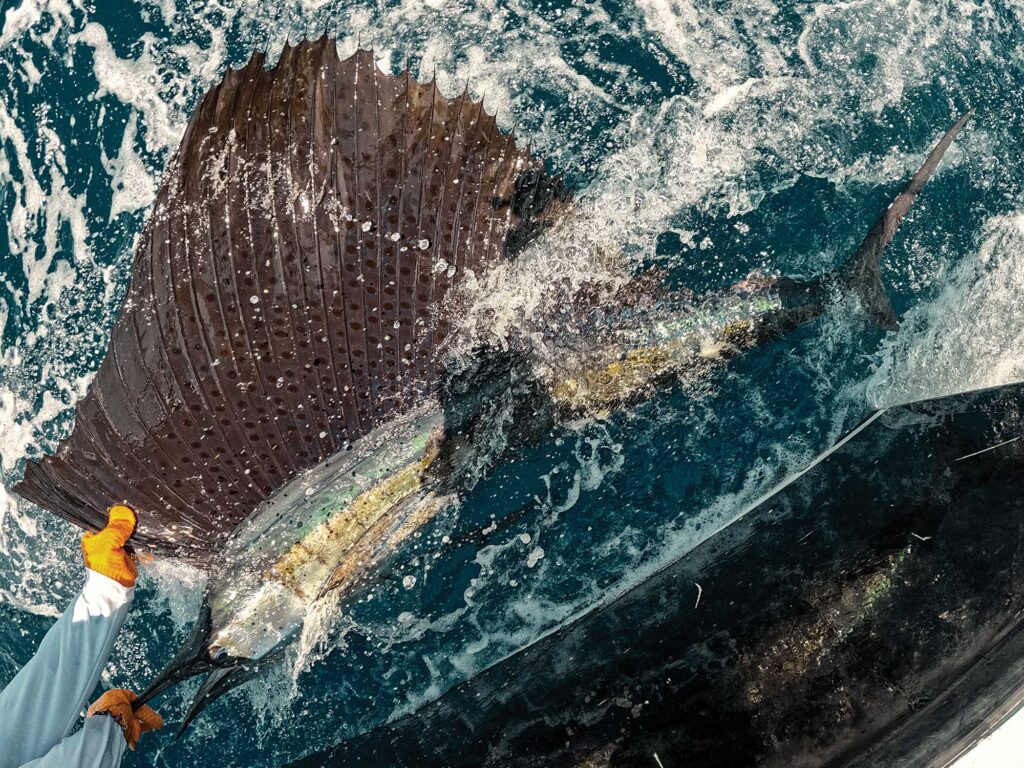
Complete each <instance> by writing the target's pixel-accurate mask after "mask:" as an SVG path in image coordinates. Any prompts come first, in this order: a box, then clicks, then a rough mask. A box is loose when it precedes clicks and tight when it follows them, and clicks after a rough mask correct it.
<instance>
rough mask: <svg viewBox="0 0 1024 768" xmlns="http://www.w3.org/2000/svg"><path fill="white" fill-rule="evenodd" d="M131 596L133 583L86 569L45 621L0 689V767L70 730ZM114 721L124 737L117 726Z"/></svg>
mask: <svg viewBox="0 0 1024 768" xmlns="http://www.w3.org/2000/svg"><path fill="white" fill-rule="evenodd" d="M134 596H135V590H134V589H128V588H125V587H123V586H121V585H120V584H118V583H117V582H116V581H114V580H113V579H109V578H107V577H106V576H103V575H102V574H99V573H96V572H95V571H90V570H87V571H86V578H85V586H84V587H83V588H82V591H81V592H80V593H79V595H78V597H77V598H76V599H75V601H74V602H73V603H72V604H71V606H69V607H68V609H67V610H66V611H65V612H64V615H63V616H61V617H60V619H58V620H57V623H56V624H54V625H53V626H52V627H50V631H49V632H47V633H46V637H44V638H43V642H42V643H41V644H40V645H39V650H38V651H36V655H35V656H33V657H32V659H31V660H29V662H28V664H26V665H25V666H24V667H23V668H22V669H21V671H19V672H18V674H17V675H16V676H15V678H14V679H13V680H12V681H11V683H10V685H8V686H7V687H6V688H5V689H4V690H3V691H2V692H0V768H18V767H19V766H22V765H24V764H25V763H28V762H29V761H32V760H36V759H37V758H40V757H43V755H46V754H47V753H48V752H49V751H50V750H52V749H53V748H54V747H55V746H56V745H57V744H59V743H60V742H61V741H62V740H63V739H64V738H65V737H66V736H67V735H68V733H70V731H71V729H72V728H73V727H74V726H75V724H76V723H77V722H78V718H79V716H80V715H81V713H82V711H83V710H84V709H85V706H86V704H87V703H88V701H89V697H90V696H92V694H93V692H94V691H95V690H96V685H97V684H98V683H99V679H100V673H101V672H102V671H103V667H104V666H105V665H106V663H107V657H108V656H110V649H111V648H113V646H114V640H115V639H116V638H117V633H118V630H120V629H121V625H122V624H123V623H124V619H125V616H127V614H128V606H129V605H130V604H131V601H132V599H133V598H134ZM88 720H89V721H92V720H110V718H109V717H102V718H89V719H88ZM113 724H114V725H115V726H116V727H117V733H118V737H119V738H120V739H121V741H122V742H123V741H124V737H123V735H121V728H120V726H117V724H116V723H113ZM86 725H87V726H90V723H89V722H88V721H87V723H86ZM94 728H95V725H92V726H90V731H92V730H93V729H94ZM118 760H120V757H118ZM43 765H48V763H43ZM64 765H65V766H67V765H75V763H64ZM83 765H89V766H92V765H93V763H83ZM96 765H101V763H96ZM102 765H106V764H105V763H102Z"/></svg>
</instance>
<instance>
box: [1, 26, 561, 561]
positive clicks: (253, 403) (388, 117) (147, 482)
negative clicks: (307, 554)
mask: <svg viewBox="0 0 1024 768" xmlns="http://www.w3.org/2000/svg"><path fill="white" fill-rule="evenodd" d="M552 188H557V184H552V181H551V179H550V178H549V177H547V176H546V174H545V172H544V166H543V163H542V162H541V161H540V160H539V159H536V158H533V157H531V155H530V153H529V151H528V150H526V149H523V148H520V147H518V146H517V145H516V141H515V139H514V137H513V136H510V135H507V134H505V133H503V132H502V131H500V130H499V129H498V126H497V124H496V121H495V118H494V117H493V116H491V115H488V114H487V113H486V112H485V111H484V108H483V104H482V103H481V102H474V101H473V100H471V99H470V97H469V96H468V93H463V94H462V95H460V96H458V97H456V98H453V99H448V98H445V97H444V96H443V95H442V94H441V93H439V91H438V89H437V88H436V86H435V84H434V83H433V82H430V83H425V84H424V83H419V82H417V81H416V79H415V78H413V77H412V76H411V75H410V73H409V71H408V70H406V71H405V72H403V73H401V74H399V75H398V76H392V75H389V74H386V73H383V72H381V71H380V70H379V69H378V68H377V67H376V65H375V63H374V59H373V55H372V53H371V52H369V51H359V52H357V53H356V54H355V55H353V56H351V57H350V58H347V59H344V60H341V59H340V58H339V57H338V55H337V49H336V45H335V42H334V41H333V40H329V39H327V38H322V39H320V40H317V41H315V42H310V41H303V42H302V43H300V44H298V45H296V46H286V47H285V49H284V51H283V53H282V54H281V57H280V60H279V61H278V62H277V64H276V66H274V67H273V68H272V69H266V68H265V66H264V55H263V54H262V53H260V52H257V53H255V54H254V55H253V56H252V58H251V59H250V61H249V62H248V64H246V65H245V66H244V67H243V68H241V69H238V70H229V71H228V72H227V74H226V75H225V77H224V79H223V80H222V81H221V82H220V83H219V84H218V85H216V86H215V87H214V88H212V89H211V90H210V91H209V92H208V93H207V94H206V95H205V97H204V98H203V99H202V101H201V103H200V104H199V106H198V108H197V109H196V111H195V114H194V115H193V116H192V119H191V121H190V123H189V125H188V127H187V129H186V131H185V134H184V137H183V139H182V142H181V146H180V148H179V149H178V151H177V153H176V154H175V156H174V157H173V158H172V160H171V162H170V165H169V166H168V168H167V170H166V173H165V176H164V179H163V183H162V186H161V189H160V193H159V195H158V199H157V202H156V205H155V209H154V211H153V213H152V216H151V217H150V219H149V221H148V223H147V225H146V227H145V230H144V233H143V236H142V238H141V240H140V242H139V245H138V248H137V250H136V253H135V258H134V263H133V270H132V279H131V288H130V290H129V294H128V298H127V301H126V302H125V305H124V308H123V309H122V311H121V313H120V315H119V317H118V319H117V322H116V324H115V326H114V329H113V332H112V337H111V341H110V346H109V348H108V351H107V354H106V357H105V358H104V360H103V363H102V365H101V366H100V369H99V371H98V373H97V375H96V378H95V380H94V381H93V383H92V385H91V387H90V388H89V391H88V393H87V394H86V396H85V398H84V399H83V400H82V401H81V402H80V403H79V404H78V407H77V411H76V419H75V427H74V430H73V432H72V433H71V435H70V436H69V437H68V438H67V439H65V440H64V441H62V442H61V443H60V445H59V447H58V449H57V451H56V453H55V454H54V455H52V456H48V457H46V458H44V459H42V460H41V461H31V462H29V463H28V465H27V467H26V470H25V476H24V479H23V481H22V482H21V484H20V485H18V486H17V489H16V490H17V492H18V493H19V494H20V495H22V496H23V497H25V498H27V499H29V500H31V501H33V502H35V503H37V504H39V505H40V506H42V507H45V508H47V509H49V510H51V511H53V512H55V513H57V514H59V515H61V516H63V517H65V518H67V519H68V520H71V521H72V522H74V523H77V524H78V525H82V526H98V525H100V524H101V523H102V519H103V517H102V516H103V512H104V510H105V509H106V507H107V506H108V505H110V504H112V503H116V502H127V503H128V504H131V505H132V506H134V507H135V508H136V509H138V510H139V513H140V514H139V520H140V524H139V530H138V532H137V540H139V541H140V543H141V544H143V545H144V546H148V547H149V548H151V549H154V550H157V551H161V552H166V553H175V554H180V555H186V556H191V557H194V558H199V559H202V558H203V557H204V556H205V555H206V554H208V553H209V552H211V551H214V550H215V549H216V548H217V547H218V546H219V544H220V541H221V539H222V538H223V537H225V536H227V535H228V534H229V533H230V532H231V531H232V530H233V529H234V528H235V527H236V526H237V525H238V524H239V523H240V522H241V521H242V520H243V519H244V518H245V517H246V516H247V515H248V514H249V512H251V511H252V510H253V509H254V508H255V507H256V506H257V505H258V504H259V503H260V502H261V501H262V500H264V499H266V498H267V497H268V496H269V495H270V494H271V493H272V492H273V491H274V490H275V489H276V488H279V487H280V486H281V485H283V484H284V483H286V482H287V481H288V480H289V479H290V478H293V477H295V476H296V474H297V473H299V472H301V471H303V470H304V469H307V468H309V467H311V466H313V465H315V464H317V463H318V462H320V461H321V460H323V459H324V458H325V457H327V456H329V455H331V454H333V453H335V452H337V451H340V450H344V448H345V446H346V444H347V443H350V442H351V441H354V440H356V439H358V438H359V437H360V436H361V435H364V434H366V433H367V432H368V431H370V430H371V429H373V428H374V427H376V426H379V425H380V424H381V423H383V422H384V421H385V420H387V419H388V418H389V417H391V416H393V415H394V414H395V413H396V412H401V411H403V410H407V409H408V408H410V407H412V406H413V405H415V404H416V402H417V401H418V400H420V399H421V398H423V397H424V396H426V395H428V394H430V393H431V392H432V391H433V390H434V388H435V387H436V385H437V382H438V380H439V379H440V376H441V371H440V364H439V360H438V346H439V344H440V343H441V342H443V340H444V339H445V337H446V335H447V334H448V332H449V330H450V319H449V318H448V316H447V315H446V313H445V311H444V307H445V299H446V296H447V295H448V294H449V292H450V291H451V290H452V289H453V288H455V287H457V286H458V285H459V284H460V282H462V281H463V279H464V278H465V276H466V275H469V274H472V273H475V274H477V275H479V274H481V273H483V272H484V271H486V270H487V269H488V268H490V267H492V266H493V265H494V264H496V263H498V262H500V261H501V260H503V259H505V258H508V256H509V250H510V246H511V245H512V244H520V243H522V242H523V241H524V238H525V236H526V235H528V234H529V233H530V232H531V231H532V230H533V229H535V228H536V227H537V226H541V225H542V224H543V219H544V217H545V216H546V215H547V214H546V213H545V211H544V207H545V202H546V201H545V199H544V198H545V195H544V192H545V191H550V190H551V189H552Z"/></svg>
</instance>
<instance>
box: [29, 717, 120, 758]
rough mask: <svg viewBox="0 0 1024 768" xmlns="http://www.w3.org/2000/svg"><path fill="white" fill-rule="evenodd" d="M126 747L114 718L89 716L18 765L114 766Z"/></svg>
mask: <svg viewBox="0 0 1024 768" xmlns="http://www.w3.org/2000/svg"><path fill="white" fill-rule="evenodd" d="M126 746H127V744H126V743H125V740H124V733H123V732H122V730H121V726H120V725H119V724H118V722H117V721H116V720H115V719H114V718H112V717H105V716H103V715H93V716H92V717H87V718H86V719H85V725H83V726H82V729H81V730H80V731H77V732H76V733H74V734H73V735H71V736H68V737H67V738H66V739H64V740H63V741H62V742H60V744H58V745H57V746H55V747H54V748H53V749H51V750H50V751H49V752H47V753H46V754H45V755H43V756H42V757H40V758H39V759H37V760H32V761H31V762H28V763H25V764H24V765H23V766H21V768H70V766H74V768H118V766H120V765H121V758H122V757H123V756H124V750H125V747H126Z"/></svg>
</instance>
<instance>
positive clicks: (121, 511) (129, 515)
mask: <svg viewBox="0 0 1024 768" xmlns="http://www.w3.org/2000/svg"><path fill="white" fill-rule="evenodd" d="M107 514H108V518H107V527H106V528H104V529H103V530H102V531H100V532H99V533H87V534H85V535H84V536H83V537H82V554H83V556H84V557H85V567H86V568H88V569H89V570H91V571H96V573H102V574H103V575H104V576H108V577H110V578H111V579H113V580H114V581H116V582H117V583H118V584H120V585H122V586H125V587H134V586H135V579H136V578H137V577H138V575H139V568H138V566H137V565H136V564H135V559H134V558H133V557H132V556H131V555H129V554H128V553H127V552H126V551H125V549H124V545H125V543H126V542H127V541H128V539H129V538H131V535H132V533H134V532H135V512H134V511H132V508H131V507H126V506H125V505H124V504H115V505H114V506H112V507H111V508H110V512H108V513H107Z"/></svg>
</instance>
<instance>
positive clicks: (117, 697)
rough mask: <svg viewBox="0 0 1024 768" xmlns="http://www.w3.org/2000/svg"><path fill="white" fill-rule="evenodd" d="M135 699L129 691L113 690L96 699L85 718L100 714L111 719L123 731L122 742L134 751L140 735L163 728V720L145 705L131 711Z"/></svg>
mask: <svg viewBox="0 0 1024 768" xmlns="http://www.w3.org/2000/svg"><path fill="white" fill-rule="evenodd" d="M137 698H138V696H136V695H135V694H134V693H132V692H131V691H126V690H125V689H124V688H114V689H113V690H110V691H107V692H106V693H104V694H103V695H102V696H100V697H99V698H98V699H96V701H95V702H94V703H93V705H92V706H91V707H89V711H88V713H86V717H92V716H93V715H102V714H107V715H110V716H111V717H113V718H114V719H115V720H117V722H118V724H119V725H120V726H121V728H122V729H123V730H124V740H125V741H127V742H128V746H129V747H130V748H131V749H132V751H134V750H135V745H136V744H138V743H139V737H140V736H141V735H142V734H144V733H148V732H149V731H156V730H159V729H160V728H163V727H164V719H163V718H162V717H160V715H159V714H157V712H156V710H153V709H151V708H149V707H147V706H145V705H143V706H141V707H139V708H138V709H137V710H132V702H133V701H135V699H137Z"/></svg>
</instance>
